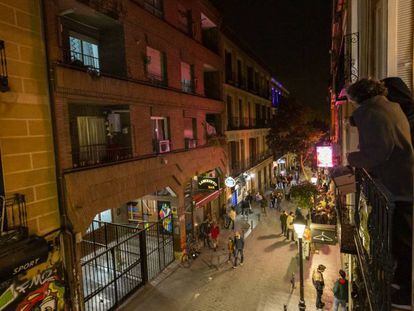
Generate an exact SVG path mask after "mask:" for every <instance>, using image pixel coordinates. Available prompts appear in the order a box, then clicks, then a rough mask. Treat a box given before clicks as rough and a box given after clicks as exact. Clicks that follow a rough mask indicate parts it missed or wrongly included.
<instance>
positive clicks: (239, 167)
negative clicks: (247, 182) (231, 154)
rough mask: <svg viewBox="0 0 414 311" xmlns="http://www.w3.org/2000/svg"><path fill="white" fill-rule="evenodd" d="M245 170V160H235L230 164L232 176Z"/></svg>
mask: <svg viewBox="0 0 414 311" xmlns="http://www.w3.org/2000/svg"><path fill="white" fill-rule="evenodd" d="M244 170H245V167H244V163H243V161H240V160H239V161H233V162H232V163H231V166H230V173H231V175H232V176H238V175H240V174H241V173H243V171H244Z"/></svg>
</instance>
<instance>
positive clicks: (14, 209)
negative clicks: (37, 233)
mask: <svg viewBox="0 0 414 311" xmlns="http://www.w3.org/2000/svg"><path fill="white" fill-rule="evenodd" d="M0 204H1V209H0V246H2V247H4V246H6V245H9V244H11V243H15V242H17V241H20V240H22V239H24V238H26V237H27V236H28V226H27V208H26V198H25V196H24V195H23V194H19V193H16V194H14V195H12V196H9V197H3V196H0Z"/></svg>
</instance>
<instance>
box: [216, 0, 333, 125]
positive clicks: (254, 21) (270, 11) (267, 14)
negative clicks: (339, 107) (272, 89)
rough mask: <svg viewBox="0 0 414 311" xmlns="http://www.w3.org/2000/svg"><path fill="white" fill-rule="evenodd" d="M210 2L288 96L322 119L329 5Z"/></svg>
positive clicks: (285, 0) (324, 0)
mask: <svg viewBox="0 0 414 311" xmlns="http://www.w3.org/2000/svg"><path fill="white" fill-rule="evenodd" d="M212 2H213V3H214V4H215V5H216V6H217V7H218V9H219V10H220V11H221V12H222V14H223V16H224V23H225V24H227V25H229V26H230V28H232V29H233V30H234V31H235V32H236V33H237V34H238V36H239V37H240V38H241V39H243V40H244V41H245V42H246V43H247V44H248V45H249V46H250V47H251V48H252V49H253V50H254V52H255V53H256V54H257V55H258V56H259V57H261V58H262V59H263V61H264V62H265V63H266V64H268V65H269V67H270V68H271V69H272V70H273V71H274V75H275V77H276V78H277V79H278V80H279V81H280V82H281V83H282V84H283V85H284V86H285V87H286V88H287V89H288V90H289V91H290V92H291V94H292V95H293V96H294V97H296V98H297V99H298V100H300V101H301V102H303V103H304V104H308V105H310V106H312V107H314V108H315V109H316V110H317V111H318V115H319V116H323V117H324V118H327V117H328V111H329V102H328V86H329V62H330V55H329V49H330V40H331V38H330V35H331V14H332V8H331V7H332V4H331V3H332V1H330V0H212Z"/></svg>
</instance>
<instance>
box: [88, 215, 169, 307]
mask: <svg viewBox="0 0 414 311" xmlns="http://www.w3.org/2000/svg"><path fill="white" fill-rule="evenodd" d="M172 224H173V223H172V217H171V216H168V217H166V218H164V219H161V220H159V221H158V222H152V223H151V222H145V223H144V222H142V223H138V225H135V226H133V225H120V224H112V223H106V222H101V221H93V223H92V225H91V227H90V228H89V230H88V232H87V233H86V235H85V236H84V237H83V240H82V242H81V248H80V249H81V267H82V278H83V291H84V303H85V310H91V311H92V310H94V311H95V310H102V311H103V310H113V309H115V308H116V307H117V306H119V305H120V303H121V302H122V301H123V300H125V298H126V297H127V296H128V295H129V294H131V293H132V292H134V291H135V290H137V289H138V288H140V287H142V286H143V285H145V283H147V282H148V281H150V280H152V279H153V278H154V277H156V276H157V275H158V274H159V273H160V272H161V271H162V270H163V269H165V268H166V267H167V266H168V265H169V264H170V263H171V262H173V260H174V250H173V226H172Z"/></svg>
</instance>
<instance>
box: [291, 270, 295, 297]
mask: <svg viewBox="0 0 414 311" xmlns="http://www.w3.org/2000/svg"><path fill="white" fill-rule="evenodd" d="M295 288H296V280H295V272H292V276H291V278H290V292H291V293H293V290H294V289H295Z"/></svg>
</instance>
